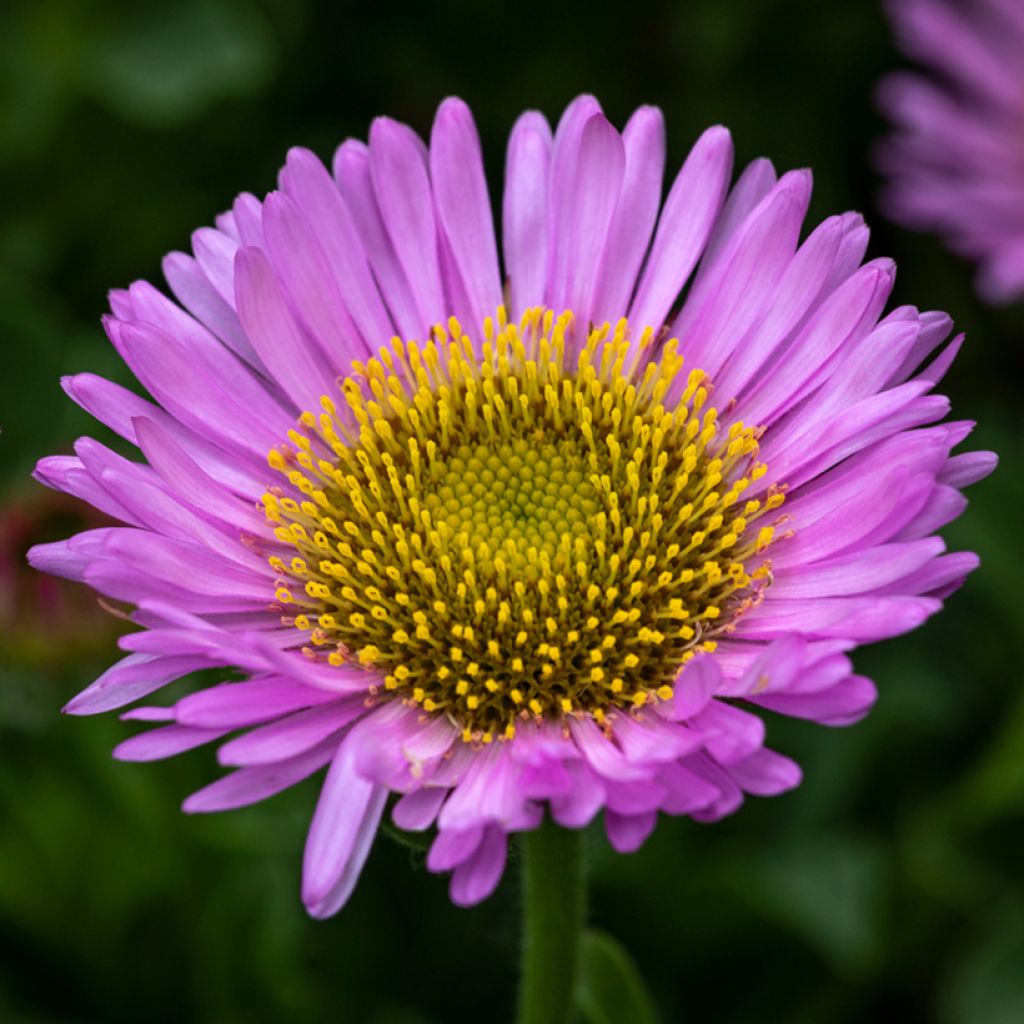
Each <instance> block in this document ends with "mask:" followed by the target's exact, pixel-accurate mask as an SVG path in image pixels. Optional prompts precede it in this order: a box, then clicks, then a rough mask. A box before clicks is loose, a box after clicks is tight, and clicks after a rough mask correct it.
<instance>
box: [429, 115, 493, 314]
mask: <svg viewBox="0 0 1024 1024" xmlns="http://www.w3.org/2000/svg"><path fill="white" fill-rule="evenodd" d="M430 177H431V183H432V185H433V189H434V202H435V203H436V204H437V215H438V218H439V220H440V223H441V227H442V229H443V231H444V233H445V236H446V237H447V239H448V242H449V244H450V246H451V251H452V255H453V258H454V261H455V265H456V267H457V268H458V272H459V276H460V277H461V280H462V283H463V285H464V287H465V289H466V294H467V297H468V300H469V307H470V309H471V310H472V313H473V322H472V323H471V324H467V325H465V326H466V328H467V329H468V330H471V331H477V330H479V329H480V326H481V325H482V324H483V321H484V318H485V317H488V316H494V312H495V309H496V308H497V306H498V305H499V303H500V302H501V284H500V281H499V274H498V247H497V243H496V242H495V239H494V219H493V216H492V214H491V201H490V198H489V197H488V194H487V181H486V180H485V178H484V168H483V156H482V154H481V152H480V137H479V136H478V135H477V130H476V125H475V124H474V123H473V115H472V114H471V113H470V111H469V107H467V106H466V104H465V103H463V102H462V100H460V99H456V98H454V97H451V98H449V99H446V100H445V101H444V102H443V103H442V104H441V106H440V107H439V108H438V110H437V115H436V116H435V118H434V128H433V131H432V133H431V136H430Z"/></svg>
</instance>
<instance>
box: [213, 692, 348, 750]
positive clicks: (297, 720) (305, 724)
mask: <svg viewBox="0 0 1024 1024" xmlns="http://www.w3.org/2000/svg"><path fill="white" fill-rule="evenodd" d="M364 714H366V707H365V706H364V704H363V701H362V698H360V697H355V698H354V699H353V698H349V699H347V700H344V701H340V702H338V703H336V704H328V705H325V706H322V707H312V708H306V709H305V710H302V711H296V712H295V713H294V714H291V715H288V716H287V717H286V718H281V719H278V720H277V721H276V722H271V723H270V724H269V725H264V726H261V727H260V728H258V729H253V730H252V731H250V732H247V733H245V734H244V735H242V736H238V737H236V738H235V739H233V740H231V741H229V742H228V743H225V744H224V745H223V746H222V747H221V748H220V749H219V750H218V751H217V760H218V761H220V763H221V764H223V765H229V766H245V765H251V764H270V763H272V762H274V761H285V760H287V759H288V758H290V757H295V756H296V755H297V754H301V753H302V752H303V751H305V750H308V749H309V748H310V747H313V746H316V744H318V743H321V742H322V741H323V740H325V739H327V738H328V737H329V736H334V735H336V734H337V732H338V731H339V730H340V729H342V728H343V727H344V726H346V725H348V724H350V723H351V722H353V721H355V720H356V719H357V718H359V717H360V716H361V715H364Z"/></svg>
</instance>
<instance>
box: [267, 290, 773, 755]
mask: <svg viewBox="0 0 1024 1024" xmlns="http://www.w3.org/2000/svg"><path fill="white" fill-rule="evenodd" d="M678 348H679V347H678V344H677V342H676V341H675V340H674V339H673V340H669V341H667V342H665V343H663V344H662V343H660V342H659V343H656V342H655V338H654V335H653V332H651V331H650V330H648V331H645V332H644V333H643V334H642V336H641V337H640V338H639V339H635V340H634V339H631V337H630V331H629V325H628V323H627V322H626V321H625V320H620V321H619V322H618V323H617V324H616V325H614V327H612V326H611V325H608V324H605V325H603V326H600V327H596V328H593V329H591V330H590V331H589V332H588V333H586V334H585V335H583V334H582V332H580V333H577V328H576V325H575V324H574V320H573V317H572V314H571V313H568V312H567V313H563V314H562V315H560V316H557V317H556V316H555V315H554V313H553V312H552V311H551V310H545V309H540V308H538V309H531V310H529V311H527V312H526V313H525V314H524V315H523V317H522V319H521V320H520V321H519V322H518V323H509V322H507V320H506V318H505V314H504V311H503V310H500V309H499V310H498V314H497V317H496V318H495V319H493V320H492V319H490V318H488V320H487V321H486V322H485V324H484V331H483V339H482V340H481V341H479V342H474V340H472V339H471V338H470V337H469V336H468V335H467V334H466V333H465V332H464V331H463V329H462V327H461V325H460V324H459V323H458V322H457V321H456V320H454V319H453V320H451V321H449V323H448V324H447V325H446V326H445V327H438V328H435V330H434V332H433V335H432V337H430V338H429V339H428V340H427V341H426V342H423V343H420V342H416V341H409V342H403V341H401V340H399V339H397V338H396V339H393V341H392V342H391V344H390V346H387V347H385V348H382V349H381V350H380V351H379V353H378V354H377V356H376V357H375V358H372V359H370V360H368V361H367V362H366V363H354V364H353V366H352V370H351V373H350V375H349V376H348V377H346V378H344V379H343V380H341V381H340V383H339V392H340V393H339V394H338V395H334V396H325V397H324V398H323V399H322V400H321V409H320V410H319V412H318V413H317V414H313V413H309V412H307V413H304V414H303V416H302V417H301V418H300V420H299V423H300V427H301V429H300V430H295V431H291V432H290V434H289V438H288V441H287V442H285V443H282V444H281V445H279V446H278V447H276V448H275V449H274V450H273V451H272V452H271V453H270V454H269V457H268V462H269V465H270V467H271V468H272V469H273V470H275V471H276V472H277V473H279V474H280V475H281V477H282V478H283V479H282V480H281V481H280V484H279V485H278V486H275V487H272V488H271V489H270V490H268V492H267V494H266V495H265V496H264V502H263V504H264V509H265V512H266V515H267V517H268V519H269V520H270V521H271V522H272V523H273V524H274V527H275V535H276V537H277V539H278V541H280V543H281V544H282V545H283V546H284V550H283V551H279V552H278V553H277V554H276V555H275V556H274V557H273V558H272V559H271V560H270V564H271V565H272V567H273V568H274V571H275V573H276V574H277V578H276V580H275V583H274V588H273V595H274V600H276V602H277V603H278V605H279V606H281V609H282V613H283V615H285V616H286V617H285V618H284V621H285V622H287V623H289V624H290V625H293V626H294V627H295V628H296V629H297V630H300V631H302V632H303V633H304V634H305V633H307V632H308V631H310V630H312V633H311V634H310V635H309V636H308V642H307V644H306V646H305V647H304V651H305V653H307V655H308V656H310V657H313V658H316V659H318V660H323V661H325V662H327V663H329V664H335V665H341V664H348V665H350V666H352V667H355V668H357V669H360V670H365V671H367V672H370V673H374V674H375V676H377V677H379V679H380V680H383V683H384V686H383V689H384V691H385V692H384V693H383V694H382V699H392V700H404V701H407V702H411V703H413V704H416V705H419V706H420V707H422V709H423V710H424V712H426V713H429V714H443V715H446V716H447V717H448V718H449V719H450V720H451V721H452V722H453V723H454V724H455V725H456V726H457V728H458V729H459V731H460V733H461V734H462V736H463V738H464V739H465V740H466V741H467V742H490V740H491V739H493V738H495V737H496V738H498V739H499V740H505V739H509V738H511V737H513V736H514V735H515V732H516V727H517V724H518V723H520V722H521V721H523V720H529V719H531V718H534V719H542V718H552V719H561V718H565V717H567V716H581V715H586V716H590V717H592V718H593V719H594V720H595V721H597V722H598V723H604V722H605V721H606V720H607V716H608V715H609V713H611V712H615V711H617V710H618V711H621V712H623V713H628V712H629V711H631V710H634V709H637V708H640V707H641V706H643V705H645V704H648V703H655V702H657V701H659V700H669V699H671V697H672V695H673V692H674V691H673V686H674V683H675V680H676V678H677V677H678V676H679V673H680V671H682V670H684V666H685V665H686V664H687V662H689V661H690V660H691V659H692V658H693V657H694V656H695V655H697V654H698V653H700V652H702V651H711V650H713V649H714V646H715V643H716V640H715V639H714V638H715V637H718V636H721V635H723V634H727V633H729V632H730V631H731V630H732V629H734V628H735V624H736V622H737V620H738V618H739V617H740V616H741V615H743V614H744V613H745V612H746V611H747V610H748V609H750V608H751V607H753V606H754V605H756V604H757V603H758V602H759V601H760V600H761V599H762V597H763V594H764V591H765V589H766V588H767V587H768V586H769V585H770V582H771V566H770V562H769V561H768V559H767V557H766V551H767V549H768V547H769V546H770V544H771V543H772V539H773V536H774V533H773V527H774V526H775V525H777V524H778V519H777V518H776V519H774V521H773V520H772V517H773V516H775V514H776V510H777V509H778V508H779V506H780V505H781V504H782V501H783V498H784V494H783V491H782V489H781V488H778V487H776V486H774V485H773V486H771V487H769V488H767V491H764V490H763V488H755V490H760V491H761V493H760V497H759V498H758V499H755V500H748V499H747V498H745V497H744V492H746V491H747V489H748V488H750V486H751V484H752V482H753V481H755V480H758V479H760V478H761V477H763V476H764V474H765V473H766V472H767V467H766V466H765V465H764V463H762V462H759V461H758V459H757V454H758V442H757V438H758V436H759V434H760V431H759V430H758V429H757V428H751V427H748V426H745V425H744V424H742V423H740V422H732V423H728V424H723V421H722V419H721V417H720V416H719V413H718V411H717V410H716V409H715V408H714V407H712V406H710V405H709V404H708V403H709V395H710V386H709V385H710V382H709V381H708V380H707V379H706V376H705V374H704V373H703V372H702V371H701V370H700V369H691V370H689V371H688V372H686V373H684V372H683V359H682V357H681V356H680V355H679V351H678ZM314 624H315V625H314ZM378 688H379V687H378Z"/></svg>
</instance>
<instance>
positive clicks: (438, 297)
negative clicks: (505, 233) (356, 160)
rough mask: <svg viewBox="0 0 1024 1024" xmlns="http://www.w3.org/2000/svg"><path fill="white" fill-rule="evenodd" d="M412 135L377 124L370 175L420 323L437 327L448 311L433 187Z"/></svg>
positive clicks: (385, 122) (381, 120)
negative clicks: (431, 187) (442, 276)
mask: <svg viewBox="0 0 1024 1024" xmlns="http://www.w3.org/2000/svg"><path fill="white" fill-rule="evenodd" d="M410 134H411V133H410V132H409V131H408V129H406V128H405V127H404V126H402V125H399V124H397V123H396V122H394V121H392V120H391V119H390V118H386V117H379V118H377V119H376V120H375V121H374V122H373V124H372V126H371V127H370V174H371V176H372V178H373V191H374V194H375V195H376V197H377V203H378V205H379V207H380V214H381V217H382V218H383V221H384V225H385V227H386V229H387V233H388V237H389V238H390V239H391V244H392V245H393V246H394V251H395V254H396V255H397V257H398V262H399V263H400V264H401V266H402V269H403V270H404V271H405V278H406V280H407V281H408V282H409V287H410V289H411V291H412V295H413V299H414V300H415V302H416V307H417V309H418V310H419V315H420V323H421V324H422V325H423V326H424V327H431V326H433V325H434V324H438V323H444V322H445V321H446V320H447V309H446V307H445V301H444V288H443V286H442V284H441V266H440V262H439V259H438V240H437V224H436V222H435V220H434V203H433V197H432V195H431V191H430V181H429V179H428V177H427V168H426V165H425V164H424V161H423V154H422V152H421V150H420V148H419V147H417V145H416V144H415V142H414V141H413V140H412V139H411V138H410V137H409V136H410ZM421 330H422V328H421Z"/></svg>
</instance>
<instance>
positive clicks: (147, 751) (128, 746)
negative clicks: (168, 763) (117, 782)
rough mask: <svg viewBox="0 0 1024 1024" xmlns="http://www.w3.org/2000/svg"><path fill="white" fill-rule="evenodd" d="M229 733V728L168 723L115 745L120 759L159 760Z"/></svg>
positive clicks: (115, 754) (114, 754) (115, 753)
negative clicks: (207, 727)
mask: <svg viewBox="0 0 1024 1024" xmlns="http://www.w3.org/2000/svg"><path fill="white" fill-rule="evenodd" d="M226 733H227V730H226V729H194V728H192V727H191V726H188V725H167V726H164V727H163V728H162V729H150V730H149V732H144V733H141V734H140V735H138V736H133V737H132V738H131V739H128V740H125V741H124V742H123V743H119V744H118V745H117V746H116V747H114V753H113V756H114V757H116V758H117V759H118V760H119V761H160V760H162V759H163V758H165V757H174V756H175V755H176V754H182V753H184V752H185V751H186V750H192V749H194V748H195V747H200V746H202V745H203V744H204V743H212V742H213V741H214V740H217V739H220V737H221V736H224V735H225V734H226Z"/></svg>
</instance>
